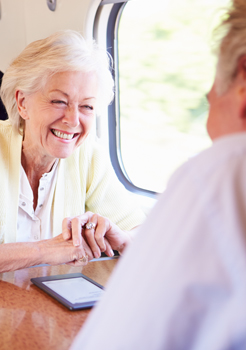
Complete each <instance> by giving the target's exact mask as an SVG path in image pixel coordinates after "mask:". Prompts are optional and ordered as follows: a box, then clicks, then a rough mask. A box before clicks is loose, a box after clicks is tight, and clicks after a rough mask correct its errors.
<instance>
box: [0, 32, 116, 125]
mask: <svg viewBox="0 0 246 350" xmlns="http://www.w3.org/2000/svg"><path fill="white" fill-rule="evenodd" d="M110 70H111V60H110V58H109V56H108V55H107V53H106V52H105V51H104V50H101V49H99V48H98V47H97V46H96V44H95V43H94V42H93V41H86V40H85V39H84V38H83V37H82V35H80V34H79V33H78V32H76V31H72V30H64V31H60V32H57V33H54V34H53V35H50V36H49V37H47V38H45V39H41V40H37V41H35V42H32V43H31V44H29V45H28V46H27V47H26V48H25V49H24V50H23V51H22V52H21V53H20V55H19V56H18V57H17V58H16V59H15V60H14V61H13V62H12V63H11V64H10V66H9V68H8V69H7V70H6V72H5V74H4V78H3V82H2V87H1V97H2V100H3V103H4V105H5V107H6V109H7V113H8V116H9V119H10V121H11V123H12V125H13V127H14V128H16V129H18V131H19V132H21V130H22V129H23V128H24V126H25V121H24V119H23V118H22V117H21V116H20V114H19V111H18V106H17V103H16V91H22V92H23V93H25V94H26V95H31V94H33V93H35V92H38V91H40V90H42V89H43V88H44V86H45V84H46V83H47V81H48V80H49V79H50V78H51V77H52V76H54V75H55V74H57V73H62V72H80V73H89V72H94V73H95V74H96V77H97V81H98V95H97V105H96V110H97V112H98V111H100V110H101V109H102V108H103V107H104V106H107V105H108V104H109V103H110V102H111V100H112V98H113V88H114V83H113V78H112V75H111V71H110Z"/></svg>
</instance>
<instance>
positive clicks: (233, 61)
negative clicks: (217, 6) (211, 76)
mask: <svg viewBox="0 0 246 350" xmlns="http://www.w3.org/2000/svg"><path fill="white" fill-rule="evenodd" d="M216 32H217V34H218V35H220V37H221V39H220V40H219V45H218V48H217V54H218V64H217V70H216V90H217V93H218V94H219V95H222V94H223V93H225V92H226V91H227V90H228V88H229V86H230V84H231V83H232V81H233V79H234V78H235V77H236V75H237V63H238V60H239V58H240V57H241V56H242V55H245V54H246V1H245V0H233V1H232V3H231V6H230V7H229V8H228V9H227V11H226V15H225V18H224V20H223V21H222V23H221V24H220V26H219V27H218V28H217V30H216Z"/></svg>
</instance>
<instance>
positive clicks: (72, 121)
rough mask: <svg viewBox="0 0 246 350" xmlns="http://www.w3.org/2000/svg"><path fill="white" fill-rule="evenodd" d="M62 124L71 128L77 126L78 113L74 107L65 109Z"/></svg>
mask: <svg viewBox="0 0 246 350" xmlns="http://www.w3.org/2000/svg"><path fill="white" fill-rule="evenodd" d="M63 122H64V123H65V124H67V125H68V126H70V127H73V128H75V127H76V126H78V125H79V111H78V109H77V108H76V107H75V106H69V107H68V108H67V109H66V111H65V115H64V117H63Z"/></svg>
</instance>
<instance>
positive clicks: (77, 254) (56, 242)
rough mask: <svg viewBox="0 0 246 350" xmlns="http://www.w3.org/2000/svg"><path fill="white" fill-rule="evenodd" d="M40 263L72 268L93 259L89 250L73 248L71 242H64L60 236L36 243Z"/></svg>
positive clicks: (81, 247) (78, 247)
mask: <svg viewBox="0 0 246 350" xmlns="http://www.w3.org/2000/svg"><path fill="white" fill-rule="evenodd" d="M37 244H38V245H39V250H40V254H41V259H42V262H45V263H46V264H50V265H57V264H62V263H67V264H69V265H73V266H84V265H86V264H87V263H88V260H91V259H93V256H92V254H91V253H90V249H89V248H88V249H87V250H86V251H85V249H84V247H83V246H82V244H81V245H79V246H74V245H73V241H72V240H64V239H63V235H62V234H60V235H58V236H56V237H54V238H51V239H46V240H42V241H39V242H37Z"/></svg>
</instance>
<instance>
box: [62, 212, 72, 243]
mask: <svg viewBox="0 0 246 350" xmlns="http://www.w3.org/2000/svg"><path fill="white" fill-rule="evenodd" d="M62 237H63V239H64V241H67V240H69V239H70V238H72V233H71V218H69V217H67V218H65V219H63V221H62Z"/></svg>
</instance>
